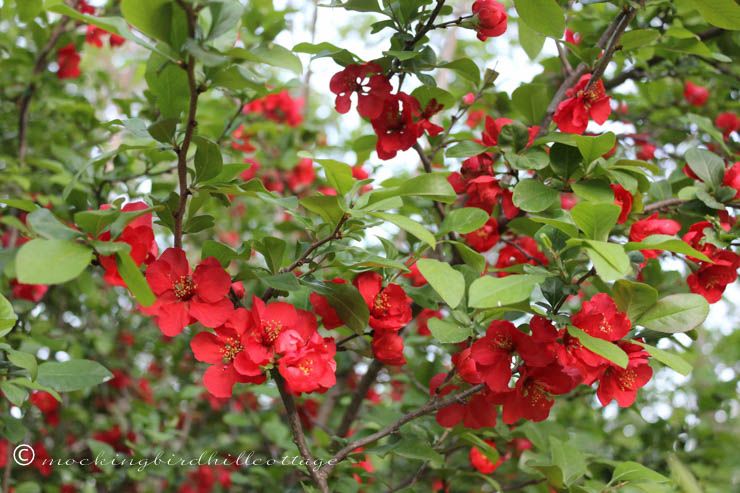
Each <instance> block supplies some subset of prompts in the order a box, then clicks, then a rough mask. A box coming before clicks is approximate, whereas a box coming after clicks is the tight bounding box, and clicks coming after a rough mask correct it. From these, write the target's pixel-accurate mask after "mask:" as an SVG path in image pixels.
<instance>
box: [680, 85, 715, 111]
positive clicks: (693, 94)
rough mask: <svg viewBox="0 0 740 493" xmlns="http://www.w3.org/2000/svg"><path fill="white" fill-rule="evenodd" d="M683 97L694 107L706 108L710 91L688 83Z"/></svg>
mask: <svg viewBox="0 0 740 493" xmlns="http://www.w3.org/2000/svg"><path fill="white" fill-rule="evenodd" d="M683 97H684V98H685V99H686V101H688V102H689V103H690V104H692V105H693V106H697V107H698V106H704V103H706V102H707V98H709V91H708V90H707V89H706V88H705V87H702V86H696V85H694V84H692V83H691V82H686V85H685V86H684V90H683Z"/></svg>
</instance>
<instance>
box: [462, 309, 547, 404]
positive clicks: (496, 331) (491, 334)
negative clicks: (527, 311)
mask: <svg viewBox="0 0 740 493" xmlns="http://www.w3.org/2000/svg"><path fill="white" fill-rule="evenodd" d="M531 344H533V341H532V340H531V338H530V337H529V336H527V335H526V334H525V333H524V332H521V331H519V330H518V329H517V328H516V327H515V326H514V324H512V323H511V322H509V321H506V320H494V321H493V322H491V325H489V326H488V330H486V335H485V336H483V337H481V338H480V339H478V340H477V341H475V342H474V343H473V345H472V346H471V353H470V355H471V357H472V359H473V360H474V361H475V363H476V367H477V370H478V373H480V376H481V377H482V378H483V381H484V382H485V383H486V385H487V386H488V388H490V389H491V390H493V391H496V392H500V391H503V390H506V389H507V388H508V386H509V380H511V358H512V355H513V354H514V352H517V351H520V350H522V349H524V351H525V352H528V353H532V352H533V351H532V350H530V348H526V346H527V345H531ZM532 349H534V348H532Z"/></svg>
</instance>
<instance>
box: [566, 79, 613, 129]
mask: <svg viewBox="0 0 740 493" xmlns="http://www.w3.org/2000/svg"><path fill="white" fill-rule="evenodd" d="M590 80H591V74H584V75H583V76H582V77H581V78H580V79H579V81H578V83H577V84H576V85H575V86H574V87H572V88H570V89H568V91H567V93H566V96H567V97H568V99H566V100H565V101H563V102H562V103H560V104H559V105H558V108H557V110H556V111H555V114H554V115H553V117H552V121H554V122H555V123H557V125H558V129H560V131H561V132H568V133H574V134H579V135H580V134H582V133H583V132H585V131H586V127H587V126H588V121H589V119H592V120H593V121H595V122H596V123H598V124H599V125H601V124H602V123H604V122H605V121H606V120H607V118H609V115H610V114H611V112H612V108H611V105H610V104H609V100H610V99H611V98H610V97H609V96H607V95H606V91H605V89H604V83H603V82H602V81H601V80H599V81H598V82H597V83H596V84H594V85H592V86H591V87H589V88H588V89H586V86H587V85H588V83H589V81H590Z"/></svg>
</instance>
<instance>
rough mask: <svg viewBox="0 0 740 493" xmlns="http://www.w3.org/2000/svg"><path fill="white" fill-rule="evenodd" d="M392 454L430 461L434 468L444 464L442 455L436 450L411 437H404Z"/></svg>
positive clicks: (424, 442)
mask: <svg viewBox="0 0 740 493" xmlns="http://www.w3.org/2000/svg"><path fill="white" fill-rule="evenodd" d="M391 453H393V454H397V455H400V456H401V457H406V458H407V459H414V460H422V461H427V460H428V461H429V462H430V464H432V466H433V467H441V466H442V464H443V463H444V456H443V455H442V454H440V453H439V452H437V451H436V450H434V449H433V448H432V447H431V446H430V445H429V444H428V443H427V442H426V441H424V440H422V439H419V438H415V437H411V436H405V437H403V438H402V439H401V443H400V444H399V445H398V446H397V447H395V448H393V450H392V451H391Z"/></svg>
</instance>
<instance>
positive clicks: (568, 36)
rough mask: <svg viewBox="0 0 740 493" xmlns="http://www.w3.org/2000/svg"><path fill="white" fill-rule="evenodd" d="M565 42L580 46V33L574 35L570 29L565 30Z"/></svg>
mask: <svg viewBox="0 0 740 493" xmlns="http://www.w3.org/2000/svg"><path fill="white" fill-rule="evenodd" d="M565 42H566V43H571V44H574V45H576V46H578V45H579V44H581V35H580V33H574V32H573V31H571V30H570V29H566V30H565Z"/></svg>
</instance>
